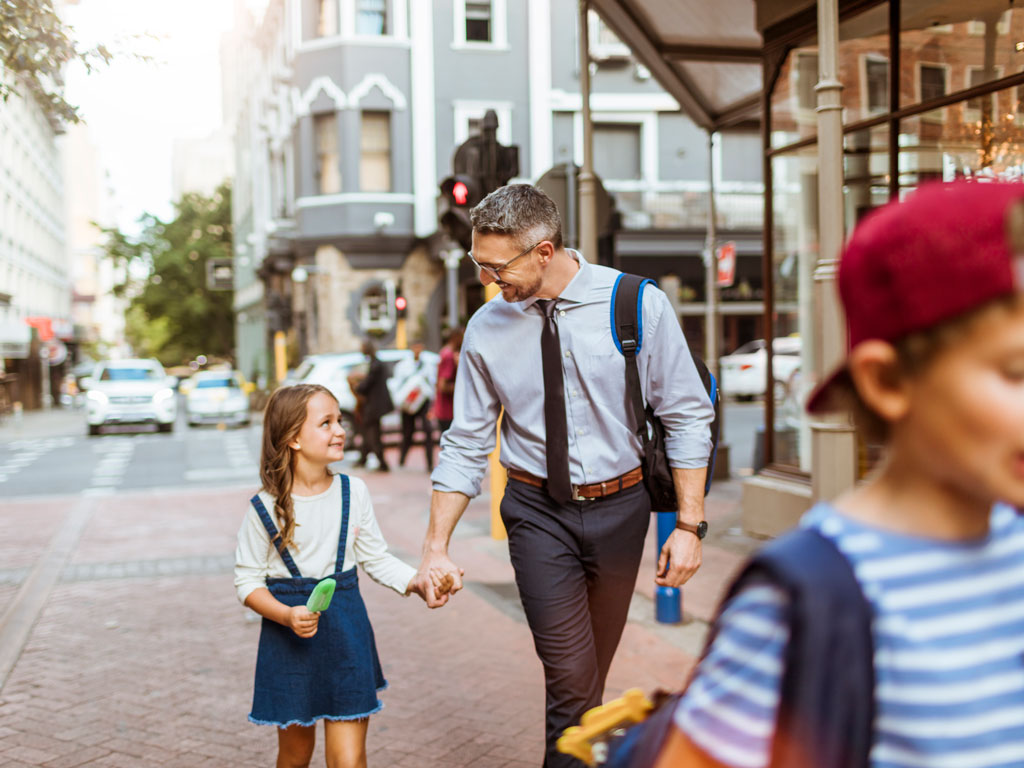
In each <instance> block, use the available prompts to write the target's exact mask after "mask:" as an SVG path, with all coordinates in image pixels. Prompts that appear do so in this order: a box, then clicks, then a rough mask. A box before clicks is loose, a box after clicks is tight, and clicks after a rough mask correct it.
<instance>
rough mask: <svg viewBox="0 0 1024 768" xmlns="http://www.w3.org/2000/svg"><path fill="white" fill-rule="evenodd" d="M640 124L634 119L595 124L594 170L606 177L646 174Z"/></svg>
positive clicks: (620, 178) (628, 178)
mask: <svg viewBox="0 0 1024 768" xmlns="http://www.w3.org/2000/svg"><path fill="white" fill-rule="evenodd" d="M641 167H642V166H641V163H640V126H639V125H636V124H634V123H595V124H594V171H595V172H596V173H597V175H598V176H600V177H601V178H602V179H604V180H605V181H631V180H638V179H640V178H642V174H641Z"/></svg>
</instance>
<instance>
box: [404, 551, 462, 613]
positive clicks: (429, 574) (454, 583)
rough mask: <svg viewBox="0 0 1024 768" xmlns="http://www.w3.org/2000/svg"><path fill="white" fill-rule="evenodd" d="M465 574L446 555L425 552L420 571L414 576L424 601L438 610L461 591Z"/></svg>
mask: <svg viewBox="0 0 1024 768" xmlns="http://www.w3.org/2000/svg"><path fill="white" fill-rule="evenodd" d="M463 573H465V571H463V570H462V569H461V568H459V567H458V566H457V565H455V563H453V562H452V560H451V558H449V557H448V555H446V554H442V553H440V552H427V553H425V554H424V555H423V561H422V562H421V563H420V570H419V572H418V573H417V574H416V578H415V581H416V582H417V587H416V588H417V590H418V589H422V590H423V592H422V594H423V595H424V596H425V597H424V599H425V600H426V601H427V605H428V606H430V607H431V608H440V607H441V606H442V605H444V604H445V603H447V602H448V600H449V599H450V598H451V596H452V595H454V594H455V593H456V592H458V591H459V590H460V589H462V574H463Z"/></svg>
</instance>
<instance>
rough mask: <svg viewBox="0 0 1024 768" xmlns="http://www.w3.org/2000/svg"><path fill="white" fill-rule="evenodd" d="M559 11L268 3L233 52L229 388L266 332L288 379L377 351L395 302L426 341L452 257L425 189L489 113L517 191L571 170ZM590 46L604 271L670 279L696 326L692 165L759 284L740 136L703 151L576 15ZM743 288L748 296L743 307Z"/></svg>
mask: <svg viewBox="0 0 1024 768" xmlns="http://www.w3.org/2000/svg"><path fill="white" fill-rule="evenodd" d="M243 7H244V6H241V4H240V9H239V13H240V14H244V11H243V10H242V8H243ZM577 7H578V5H577V3H576V2H574V1H573V0H518V1H514V0H479V1H478V0H270V2H269V3H268V5H267V8H266V12H265V14H264V16H263V17H262V18H261V19H260V20H258V21H250V22H249V23H248V26H247V27H245V28H243V30H242V31H241V32H240V35H241V38H240V39H239V40H237V41H235V43H234V45H235V47H236V54H235V55H236V57H237V59H238V60H237V61H236V63H235V67H234V68H235V70H236V71H237V72H238V76H239V85H238V88H237V89H236V90H237V93H238V104H237V105H236V110H235V112H236V116H237V118H236V124H237V129H236V168H237V172H236V180H235V198H234V199H235V205H236V210H235V213H234V225H235V233H236V242H237V252H236V272H235V274H236V278H235V279H236V293H235V296H236V298H235V305H236V311H237V312H238V318H239V319H238V364H239V367H240V368H241V369H242V370H243V371H244V372H245V373H246V374H248V375H256V376H259V375H263V376H267V377H270V376H271V374H272V370H271V367H272V352H271V350H272V340H273V337H274V334H275V333H276V332H283V333H284V336H285V340H286V344H287V349H288V362H289V365H294V364H295V363H297V361H298V360H299V359H301V357H302V356H303V355H306V354H310V353H314V352H321V351H347V350H352V349H355V348H357V347H358V344H359V341H360V339H361V338H363V337H364V336H366V335H368V334H369V335H373V336H375V337H377V338H378V340H379V341H380V343H382V344H384V345H388V344H392V343H394V342H395V340H396V338H395V337H396V317H395V314H396V313H395V310H394V301H393V298H394V296H395V295H396V293H397V292H399V291H400V292H401V293H402V294H403V295H404V296H405V297H406V299H407V301H408V320H407V325H408V333H409V335H410V336H420V337H423V338H424V339H425V340H426V341H427V343H428V345H430V346H434V347H436V346H437V345H438V344H439V342H440V333H441V328H442V325H443V322H444V318H445V317H446V316H447V314H448V312H447V302H448V297H447V292H446V290H445V274H444V270H445V266H444V255H445V253H446V251H447V250H448V249H449V248H450V247H451V245H450V243H447V242H446V241H445V239H444V238H443V237H441V236H439V235H438V233H437V194H438V183H439V181H440V180H441V179H443V178H444V177H446V176H448V175H449V174H450V173H451V157H452V153H453V151H454V150H455V148H456V147H457V146H458V145H459V144H460V143H461V142H462V141H464V140H465V139H467V138H468V137H469V136H470V135H472V134H473V133H474V132H476V131H477V130H478V127H479V121H480V120H481V119H482V118H483V116H484V114H485V113H486V111H487V110H494V111H495V113H496V114H497V116H498V121H499V126H498V139H499V141H501V142H502V143H503V144H515V145H518V146H519V148H520V152H519V158H520V171H519V178H518V179H516V180H519V181H528V182H533V181H536V180H537V179H538V178H539V177H540V176H541V175H542V174H543V173H544V172H545V171H547V170H548V169H550V168H552V167H553V166H555V165H566V164H570V163H576V164H579V163H581V161H582V118H581V97H580V89H579V64H578V62H579V48H578V46H579V40H578V34H577V29H578V26H577V16H576V14H577ZM590 52H591V58H592V62H593V63H592V65H591V69H592V73H593V77H592V96H591V108H592V111H593V119H594V121H595V136H594V140H595V165H596V170H597V173H598V174H599V176H601V178H602V179H603V181H604V184H605V187H606V188H607V189H608V191H609V192H610V193H612V194H613V195H614V198H615V201H616V205H617V208H618V210H619V212H620V214H621V218H620V224H621V230H620V235H617V236H616V238H615V240H614V241H612V242H611V243H610V249H609V251H608V253H607V254H604V256H603V258H604V260H605V261H609V262H613V263H615V264H616V265H617V266H620V267H622V268H624V269H630V270H633V271H642V272H644V273H645V274H649V275H651V276H653V277H656V278H661V277H664V276H670V275H671V276H675V277H677V278H678V280H679V281H680V292H679V293H680V297H681V298H680V301H681V302H683V301H684V300H689V301H691V302H692V306H690V307H688V308H686V311H684V310H683V309H682V308H681V310H680V314H681V316H684V315H685V316H689V315H690V314H692V315H693V318H694V322H699V320H700V313H701V311H702V310H700V309H699V306H698V305H700V302H702V301H703V298H702V295H701V294H702V292H703V271H702V270H703V268H702V263H703V262H702V257H701V249H702V247H703V246H702V245H700V244H701V243H702V242H703V241H702V239H701V235H702V233H703V231H704V227H705V225H706V209H707V197H708V189H709V178H708V168H709V164H710V154H709V151H710V152H719V153H721V155H722V160H723V162H721V163H717V164H716V167H717V168H720V169H721V170H720V171H717V173H718V174H719V175H720V176H721V178H716V180H715V181H716V183H717V186H718V189H719V191H720V192H722V193H723V195H724V197H725V198H726V199H725V202H724V203H723V200H722V199H720V200H719V222H720V223H719V226H720V227H721V228H723V230H725V236H726V237H728V235H729V230H730V229H732V230H737V231H738V232H740V233H745V235H744V236H745V240H744V242H745V243H746V242H747V241H749V243H748V244H747V245H744V247H742V248H738V252H739V253H740V256H741V258H740V273H741V275H742V280H745V281H747V282H748V283H750V282H751V281H753V282H758V281H759V274H760V266H759V264H760V261H759V258H758V259H757V263H756V264H754V262H753V261H751V260H750V258H749V256H752V255H753V256H758V257H759V244H758V242H757V241H759V238H758V237H756V236H753V237H751V236H750V234H751V233H752V232H753V231H754V230H756V229H757V228H759V226H760V208H759V205H760V199H761V198H760V195H761V191H762V186H761V180H760V167H761V156H760V146H759V139H758V136H757V134H756V133H755V132H751V133H749V134H748V133H743V132H742V131H740V132H739V133H736V134H730V135H728V136H723V137H719V138H720V140H719V141H718V142H717V144H716V145H715V146H714V147H713V148H711V149H710V150H709V146H708V138H707V135H706V134H705V133H704V132H703V131H701V130H700V129H698V128H697V127H696V126H695V125H694V124H693V123H692V122H691V121H690V120H689V119H688V118H687V117H686V115H685V114H683V113H682V112H681V111H680V109H679V105H678V104H677V103H676V102H675V100H674V99H672V98H671V97H670V96H669V95H668V94H666V93H665V92H664V91H663V90H662V89H661V88H660V87H659V86H658V84H657V83H656V82H655V81H654V79H653V78H652V77H651V76H650V73H649V72H648V71H647V70H646V69H645V68H644V67H643V66H642V65H640V64H639V63H638V62H637V61H636V60H635V59H634V58H633V57H632V55H631V54H630V52H629V50H628V49H626V48H625V46H623V45H622V43H620V42H619V41H618V40H617V39H615V38H614V36H613V35H612V34H611V32H610V31H609V30H608V29H607V28H606V27H605V26H604V25H603V24H602V23H601V21H600V19H598V18H597V16H596V15H593V14H592V18H591V41H590ZM570 240H571V236H570ZM695 243H696V244H698V245H700V247H697V248H695V245H694V244H695ZM609 254H610V255H609ZM592 258H595V257H594V256H592ZM462 262H463V263H462V264H460V266H459V272H458V276H459V284H460V286H461V290H460V291H459V295H458V297H457V299H456V300H457V302H458V306H457V315H458V316H459V317H461V318H465V317H467V316H468V314H470V313H471V312H472V311H473V310H474V309H475V308H476V306H478V305H479V303H480V302H481V301H482V291H481V290H480V288H479V285H478V283H477V282H476V281H475V275H474V274H473V271H472V270H471V269H470V268H469V266H468V264H467V263H466V262H467V260H466V259H463V260H462ZM747 273H749V274H747ZM757 289H758V288H757V286H752V285H751V286H749V287H748V291H747V292H748V293H749V294H750V297H751V298H752V300H753V299H754V298H756V297H755V294H756V291H757ZM751 314H752V315H753V314H756V313H754V312H752V313H751ZM752 322H756V321H752ZM747 335H749V334H747ZM727 339H728V334H727Z"/></svg>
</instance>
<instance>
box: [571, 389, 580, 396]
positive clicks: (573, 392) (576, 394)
mask: <svg viewBox="0 0 1024 768" xmlns="http://www.w3.org/2000/svg"><path fill="white" fill-rule="evenodd" d="M579 395H580V393H579V392H577V391H576V390H575V389H574V390H573V391H572V396H573V397H579Z"/></svg>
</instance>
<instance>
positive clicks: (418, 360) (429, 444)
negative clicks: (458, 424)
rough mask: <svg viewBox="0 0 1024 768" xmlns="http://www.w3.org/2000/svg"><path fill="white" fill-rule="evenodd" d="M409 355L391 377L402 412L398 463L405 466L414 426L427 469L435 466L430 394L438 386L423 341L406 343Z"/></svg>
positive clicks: (400, 362) (431, 469)
mask: <svg viewBox="0 0 1024 768" xmlns="http://www.w3.org/2000/svg"><path fill="white" fill-rule="evenodd" d="M409 349H410V351H411V352H412V357H406V358H403V359H401V360H399V361H398V363H397V364H396V365H395V372H394V374H393V375H392V379H393V380H394V381H395V382H397V386H396V387H395V399H396V400H398V410H399V412H400V413H401V414H402V449H401V453H400V454H399V456H398V466H400V467H404V466H405V459H406V456H408V455H409V448H410V447H412V443H413V436H414V435H415V433H416V428H417V426H418V427H419V428H420V429H421V430H422V432H423V451H424V453H425V454H426V457H427V471H428V472H431V471H433V469H434V425H433V424H432V423H431V420H430V406H431V403H432V399H431V394H433V392H434V389H435V387H436V386H437V385H436V383H435V381H434V378H435V377H434V375H433V373H434V372H433V371H432V369H431V366H429V365H428V364H427V361H426V360H424V359H423V349H424V346H423V342H422V341H420V340H419V339H416V340H414V341H413V342H412V344H410V345H409Z"/></svg>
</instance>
